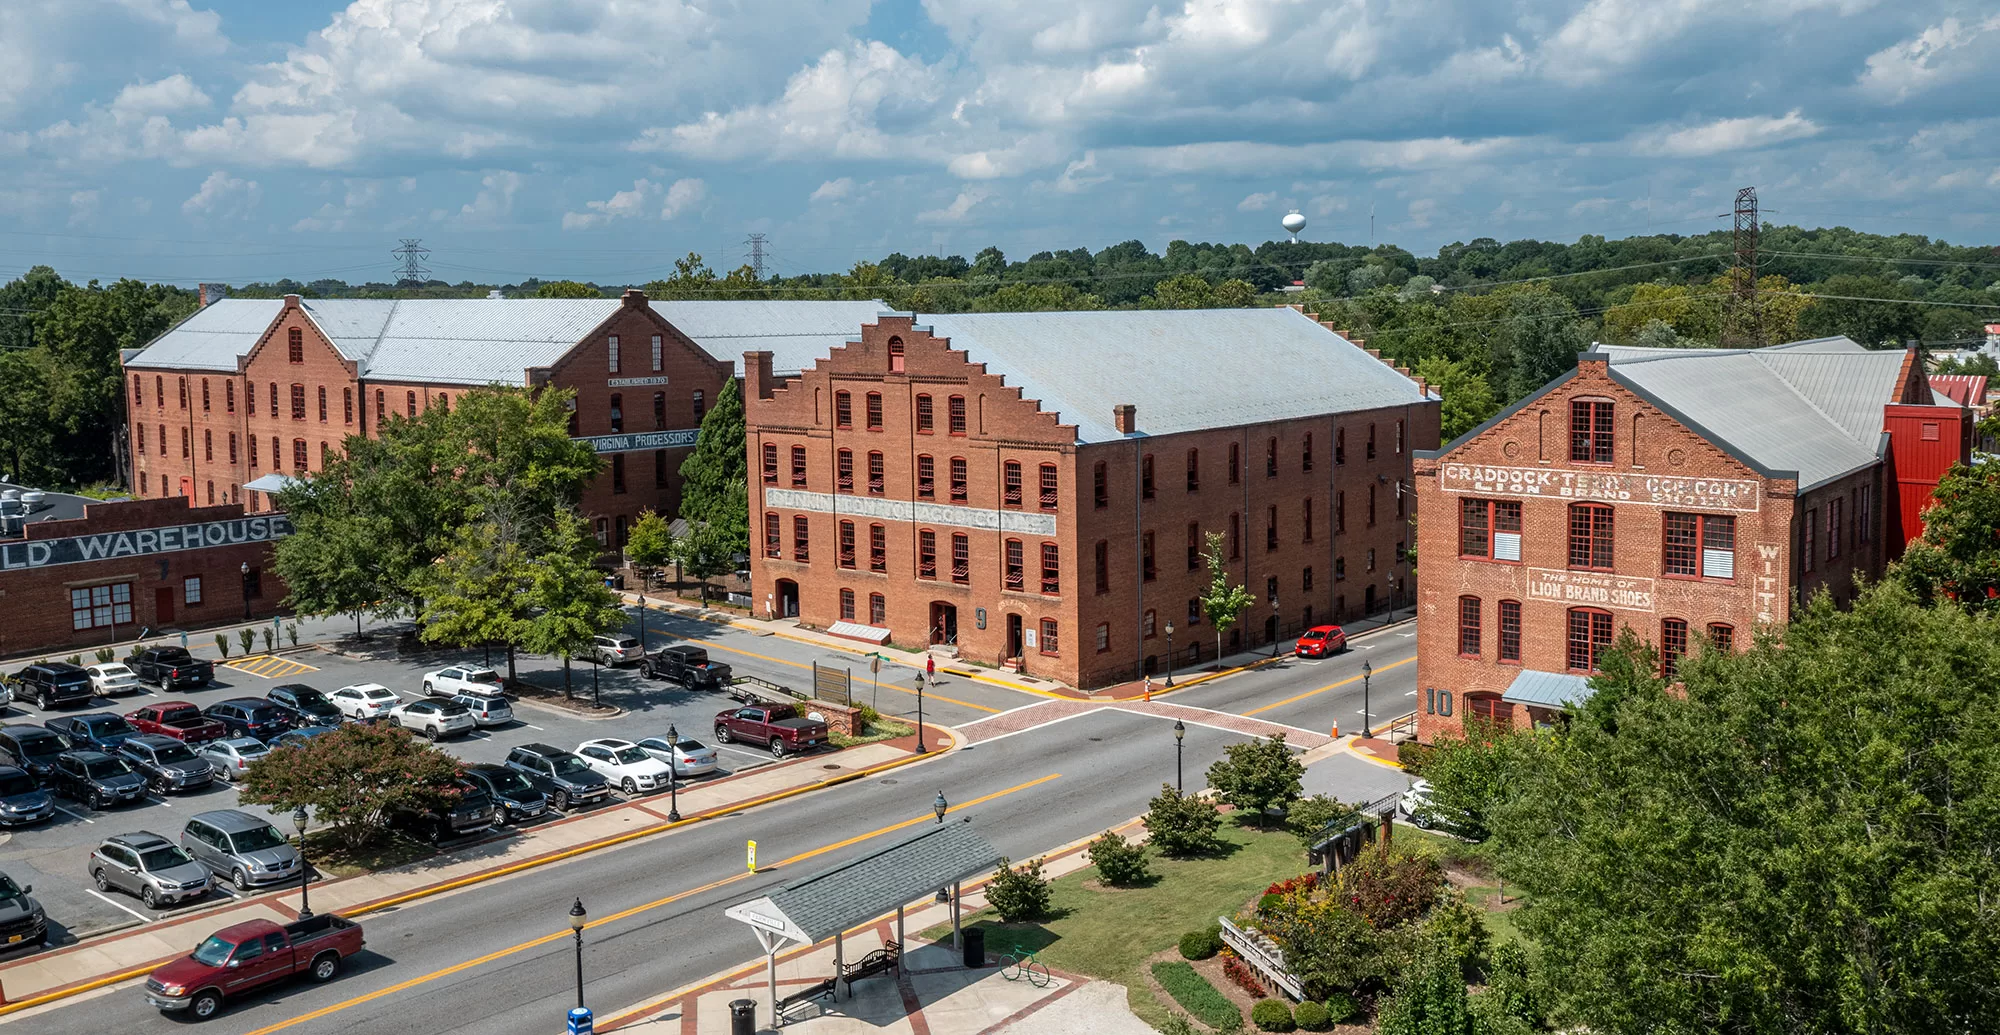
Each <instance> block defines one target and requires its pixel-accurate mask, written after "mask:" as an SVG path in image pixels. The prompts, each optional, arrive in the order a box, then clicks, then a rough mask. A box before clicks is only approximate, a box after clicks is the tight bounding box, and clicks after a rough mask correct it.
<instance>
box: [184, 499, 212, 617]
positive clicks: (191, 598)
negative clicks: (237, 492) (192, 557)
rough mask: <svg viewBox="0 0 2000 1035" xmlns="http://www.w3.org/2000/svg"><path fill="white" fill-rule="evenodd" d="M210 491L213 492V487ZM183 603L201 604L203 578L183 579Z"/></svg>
mask: <svg viewBox="0 0 2000 1035" xmlns="http://www.w3.org/2000/svg"><path fill="white" fill-rule="evenodd" d="M210 491H213V488H212V487H211V490H210ZM181 603H183V604H199V603H201V576H199V575H189V576H187V577H186V578H183V579H181Z"/></svg>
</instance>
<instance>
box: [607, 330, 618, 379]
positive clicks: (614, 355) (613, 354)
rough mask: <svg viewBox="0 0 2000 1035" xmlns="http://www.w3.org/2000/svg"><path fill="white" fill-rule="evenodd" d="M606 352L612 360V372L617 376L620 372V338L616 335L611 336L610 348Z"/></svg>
mask: <svg viewBox="0 0 2000 1035" xmlns="http://www.w3.org/2000/svg"><path fill="white" fill-rule="evenodd" d="M606 351H607V353H608V354H609V356H610V359H611V372H612V373H614V374H615V373H617V372H618V336H617V335H616V334H614V335H612V336H611V342H610V347H609V348H608V349H607V350H606Z"/></svg>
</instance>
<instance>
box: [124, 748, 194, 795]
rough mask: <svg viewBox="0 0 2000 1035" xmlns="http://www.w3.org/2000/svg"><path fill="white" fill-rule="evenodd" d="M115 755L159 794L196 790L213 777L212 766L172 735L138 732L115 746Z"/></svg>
mask: <svg viewBox="0 0 2000 1035" xmlns="http://www.w3.org/2000/svg"><path fill="white" fill-rule="evenodd" d="M118 757H120V758H122V759H124V760H125V761H127V762H130V763H132V768H134V769H137V770H139V771H140V772H141V773H144V774H145V775H146V779H147V780H149V781H151V783H152V785H153V789H154V790H156V791H158V792H160V793H161V794H162V795H164V794H166V793H167V792H168V791H197V790H200V789H201V788H203V787H206V786H208V785H209V783H210V782H211V781H213V780H214V779H215V769H214V768H213V767H211V766H210V765H209V764H208V763H207V762H205V761H203V760H202V759H200V758H199V757H197V756H196V755H195V753H194V750H193V749H192V748H190V747H188V746H187V745H186V744H183V743H181V742H180V741H178V740H175V739H174V738H172V737H162V736H160V735H159V734H157V733H141V734H140V735H138V736H136V737H132V738H130V739H128V740H126V741H125V743H123V744H120V745H118Z"/></svg>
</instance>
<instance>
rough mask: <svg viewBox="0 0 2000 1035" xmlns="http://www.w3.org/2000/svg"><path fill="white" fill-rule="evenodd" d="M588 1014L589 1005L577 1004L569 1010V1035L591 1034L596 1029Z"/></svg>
mask: <svg viewBox="0 0 2000 1035" xmlns="http://www.w3.org/2000/svg"><path fill="white" fill-rule="evenodd" d="M594 1023H595V1022H594V1021H593V1019H592V1017H591V1014H590V1007H588V1006H579V1007H577V1008H576V1009H574V1010H571V1011H570V1012H569V1035H591V1033H592V1032H594V1031H595V1030H596V1028H595V1027H594Z"/></svg>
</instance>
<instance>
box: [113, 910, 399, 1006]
mask: <svg viewBox="0 0 2000 1035" xmlns="http://www.w3.org/2000/svg"><path fill="white" fill-rule="evenodd" d="M365 944H367V943H366V942H364V941H363V940H362V938H361V925H360V924H357V923H355V922H354V921H352V920H349V919H347V918H346V917H343V916H339V915H337V914H334V913H326V914H322V915H320V916H315V917H312V918H311V919H307V920H299V921H295V922H293V923H289V924H285V925H283V926H280V925H278V924H276V923H273V922H272V921H269V920H246V921H244V922H243V923H240V924H235V925H232V926H230V927H225V928H223V929H222V930H220V931H217V932H215V933H214V934H211V935H209V936H208V939H207V940H206V941H204V942H202V943H201V944H200V945H198V946H196V947H195V950H194V951H193V952H191V953H189V954H187V955H186V956H182V957H181V958H180V959H177V960H175V961H173V962H172V963H169V964H166V965H165V966H163V967H161V968H160V969H158V970H155V971H153V972H152V973H151V974H149V975H147V977H146V1001H147V1002H149V1003H151V1004H153V1005H154V1006H157V1007H159V1008H160V1009H161V1010H165V1011H174V1012H179V1011H181V1010H186V1011H188V1013H189V1015H190V1016H192V1017H193V1018H194V1019H195V1020H198V1021H205V1020H207V1019H209V1018H210V1017H213V1016H215V1014H216V1012H217V1011H219V1010H221V1009H222V1001H223V1000H224V999H226V998H230V997H233V996H238V995H242V994H243V993H245V992H248V991H250V990H251V989H254V988H259V987H261V986H264V985H268V984H270V983H272V982H274V981H282V980H284V979H286V978H289V977H291V976H293V975H295V974H304V975H306V976H307V977H309V978H311V979H312V980H313V981H315V982H320V981H331V980H333V976H334V975H335V974H338V973H340V961H341V960H344V959H346V958H347V957H349V956H352V955H354V954H355V953H357V952H360V951H361V947H362V946H363V945H365Z"/></svg>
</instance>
